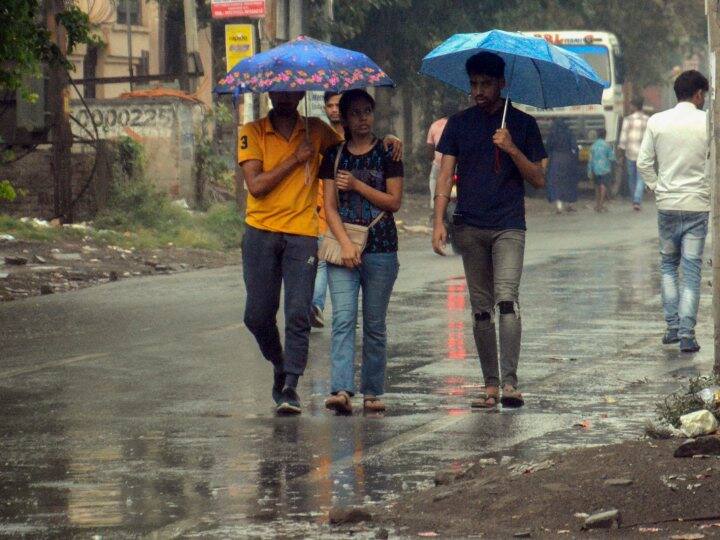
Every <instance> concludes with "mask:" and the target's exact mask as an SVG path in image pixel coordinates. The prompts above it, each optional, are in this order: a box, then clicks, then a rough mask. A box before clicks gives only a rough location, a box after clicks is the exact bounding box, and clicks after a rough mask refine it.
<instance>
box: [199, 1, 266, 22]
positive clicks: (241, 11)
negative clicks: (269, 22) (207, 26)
mask: <svg viewBox="0 0 720 540" xmlns="http://www.w3.org/2000/svg"><path fill="white" fill-rule="evenodd" d="M210 9H211V13H212V17H213V19H228V18H232V17H264V16H265V0H211V4H210Z"/></svg>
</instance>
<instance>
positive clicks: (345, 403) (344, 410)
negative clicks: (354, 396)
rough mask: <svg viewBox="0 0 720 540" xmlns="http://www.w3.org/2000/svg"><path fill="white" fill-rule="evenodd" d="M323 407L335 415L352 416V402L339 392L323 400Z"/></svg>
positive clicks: (347, 396) (342, 392) (346, 395)
mask: <svg viewBox="0 0 720 540" xmlns="http://www.w3.org/2000/svg"><path fill="white" fill-rule="evenodd" d="M325 407H326V408H327V409H330V410H333V411H335V412H336V413H337V414H352V402H351V401H350V395H349V394H348V393H347V392H345V391H344V390H341V391H340V392H338V393H337V394H334V395H332V396H330V397H329V398H327V399H326V400H325Z"/></svg>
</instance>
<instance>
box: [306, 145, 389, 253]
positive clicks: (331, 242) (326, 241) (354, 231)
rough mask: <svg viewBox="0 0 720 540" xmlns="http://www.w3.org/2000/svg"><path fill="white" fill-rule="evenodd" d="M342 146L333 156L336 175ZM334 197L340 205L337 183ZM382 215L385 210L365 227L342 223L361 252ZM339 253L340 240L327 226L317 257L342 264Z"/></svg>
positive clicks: (340, 251) (340, 248) (340, 250)
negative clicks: (371, 230) (369, 233)
mask: <svg viewBox="0 0 720 540" xmlns="http://www.w3.org/2000/svg"><path fill="white" fill-rule="evenodd" d="M344 148H345V143H343V144H341V145H340V148H338V153H337V156H335V169H334V171H335V172H334V174H335V176H337V169H338V164H339V163H340V155H341V154H342V151H343V149H344ZM335 197H336V198H337V201H338V206H340V195H339V194H338V189H337V184H335ZM384 216H385V212H380V214H378V216H377V217H376V218H375V219H373V220H372V221H371V222H370V225H368V226H367V227H366V226H365V225H355V224H353V223H343V227H345V232H346V233H347V235H348V237H349V238H350V241H351V242H352V243H353V244H355V245H356V246H357V247H358V249H359V250H360V253H362V252H363V251H364V250H365V246H366V245H367V241H368V232H369V231H370V229H371V228H372V227H374V226H375V224H377V222H378V221H380V220H381V219H382V218H383V217H384ZM341 254H342V247H341V246H340V242H338V240H337V238H335V235H334V234H333V233H332V231H331V230H330V227H328V230H327V232H326V233H325V237H324V238H323V241H322V243H321V244H320V248H319V249H318V258H319V259H321V260H323V261H327V262H329V263H330V264H336V265H339V266H342V263H343V262H342V257H341Z"/></svg>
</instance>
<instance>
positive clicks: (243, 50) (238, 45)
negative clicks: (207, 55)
mask: <svg viewBox="0 0 720 540" xmlns="http://www.w3.org/2000/svg"><path fill="white" fill-rule="evenodd" d="M254 54H255V28H254V27H253V25H252V24H226V25H225V71H230V70H231V69H232V68H233V67H235V64H237V63H238V62H240V61H241V60H245V59H246V58H250V57H251V56H252V55H254Z"/></svg>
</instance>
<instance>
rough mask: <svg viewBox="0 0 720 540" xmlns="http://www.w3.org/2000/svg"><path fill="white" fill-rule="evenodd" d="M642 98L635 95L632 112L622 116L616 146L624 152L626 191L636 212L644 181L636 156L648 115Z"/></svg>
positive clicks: (640, 201)
mask: <svg viewBox="0 0 720 540" xmlns="http://www.w3.org/2000/svg"><path fill="white" fill-rule="evenodd" d="M643 104H644V101H643V98H641V97H636V98H634V99H633V100H632V102H631V105H632V109H633V112H632V114H629V115H628V116H626V117H625V118H623V123H622V131H621V132H620V142H619V143H618V148H619V149H620V150H622V151H623V153H624V154H625V169H626V172H627V183H628V193H629V194H630V197H631V198H632V207H633V210H635V211H636V212H639V211H640V208H641V205H642V200H643V193H644V192H645V183H644V182H643V180H642V177H641V176H640V175H639V174H638V170H637V157H638V152H639V151H640V143H641V142H642V140H643V135H645V129H646V128H647V122H648V118H649V116H648V115H647V114H645V113H644V112H643Z"/></svg>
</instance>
